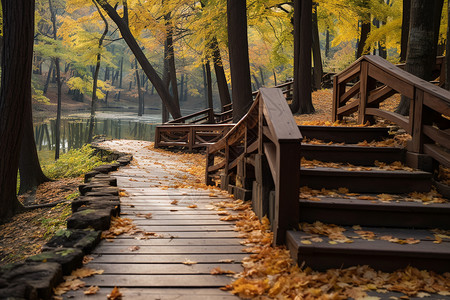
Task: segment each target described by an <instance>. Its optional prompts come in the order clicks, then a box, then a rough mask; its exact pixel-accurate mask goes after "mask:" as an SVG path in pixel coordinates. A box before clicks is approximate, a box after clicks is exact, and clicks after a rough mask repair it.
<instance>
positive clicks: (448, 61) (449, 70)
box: [445, 1, 450, 91]
mask: <svg viewBox="0 0 450 300" xmlns="http://www.w3.org/2000/svg"><path fill="white" fill-rule="evenodd" d="M447 20H450V1H448V7H447ZM445 52H446V53H447V55H446V56H445V68H446V69H445V86H446V87H447V90H449V91H450V55H449V54H450V22H447V44H446V48H445Z"/></svg>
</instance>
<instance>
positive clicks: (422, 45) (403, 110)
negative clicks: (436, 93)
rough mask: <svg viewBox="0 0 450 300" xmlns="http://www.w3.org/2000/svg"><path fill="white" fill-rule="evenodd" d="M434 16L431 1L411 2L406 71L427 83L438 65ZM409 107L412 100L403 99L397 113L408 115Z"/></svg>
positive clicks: (412, 0)
mask: <svg viewBox="0 0 450 300" xmlns="http://www.w3.org/2000/svg"><path fill="white" fill-rule="evenodd" d="M438 1H440V0H438ZM434 16H435V6H434V5H430V0H411V22H410V29H409V38H408V51H407V53H408V54H407V56H406V65H405V70H406V71H407V72H409V73H411V74H413V75H415V76H417V77H419V78H422V79H424V80H426V81H430V80H431V79H432V78H431V75H432V70H433V67H434V66H435V64H436V44H435V33H434V31H435V29H436V28H437V26H435V25H434V22H433V21H432V20H433V17H434ZM438 21H440V20H438ZM409 106H410V99H408V98H406V97H402V99H401V101H400V104H399V106H398V107H397V109H396V112H397V113H399V114H402V115H408V113H409Z"/></svg>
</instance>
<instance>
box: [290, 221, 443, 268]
mask: <svg viewBox="0 0 450 300" xmlns="http://www.w3.org/2000/svg"><path fill="white" fill-rule="evenodd" d="M362 230H365V231H372V232H374V233H375V234H376V236H385V235H389V236H392V237H394V238H401V237H400V236H396V234H398V232H397V231H398V230H397V229H391V230H389V229H383V230H381V231H377V230H378V229H377V228H371V227H368V228H366V227H363V228H362ZM344 234H345V235H346V236H347V237H350V238H351V237H353V236H358V235H357V234H356V233H355V232H354V230H353V229H351V228H347V231H345V232H344ZM402 236H404V238H406V237H408V238H413V239H418V240H420V242H419V243H417V244H398V243H392V242H389V241H385V240H380V239H375V240H372V241H368V240H365V239H362V238H358V239H353V242H352V243H333V244H330V243H329V242H330V239H329V238H328V237H325V236H320V237H321V238H322V239H323V241H322V242H318V243H317V242H312V243H308V244H304V243H302V241H304V240H309V238H311V234H309V233H305V232H302V231H288V232H287V246H288V249H289V250H290V252H291V255H292V256H293V258H294V259H295V260H297V261H298V262H299V263H301V262H303V261H304V262H305V264H306V266H309V267H311V268H313V269H314V270H326V269H329V268H346V267H350V266H356V265H369V266H371V267H373V268H375V269H378V270H382V271H389V272H391V271H394V270H396V269H399V268H404V267H407V266H409V265H410V266H413V267H417V268H419V269H427V270H433V271H436V272H447V271H448V267H449V266H450V242H448V241H443V242H442V243H440V244H436V243H433V240H429V241H426V240H421V239H420V234H418V233H416V231H415V230H409V231H407V229H404V230H403V234H402ZM430 237H433V233H432V232H430Z"/></svg>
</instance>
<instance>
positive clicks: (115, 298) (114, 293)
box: [107, 286, 122, 300]
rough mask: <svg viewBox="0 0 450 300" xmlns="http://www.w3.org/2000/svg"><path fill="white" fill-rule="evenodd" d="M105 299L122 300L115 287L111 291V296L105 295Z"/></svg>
mask: <svg viewBox="0 0 450 300" xmlns="http://www.w3.org/2000/svg"><path fill="white" fill-rule="evenodd" d="M107 299H108V300H120V299H122V293H121V292H120V291H119V288H118V287H117V286H115V287H114V288H113V289H112V291H111V294H109V295H107Z"/></svg>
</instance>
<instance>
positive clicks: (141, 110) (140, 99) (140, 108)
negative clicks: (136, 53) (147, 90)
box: [134, 59, 144, 117]
mask: <svg viewBox="0 0 450 300" xmlns="http://www.w3.org/2000/svg"><path fill="white" fill-rule="evenodd" d="M134 67H135V75H136V85H137V90H138V116H139V117H141V116H142V115H143V114H144V98H143V97H142V91H141V79H140V78H139V69H138V64H137V60H136V59H135V60H134Z"/></svg>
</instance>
